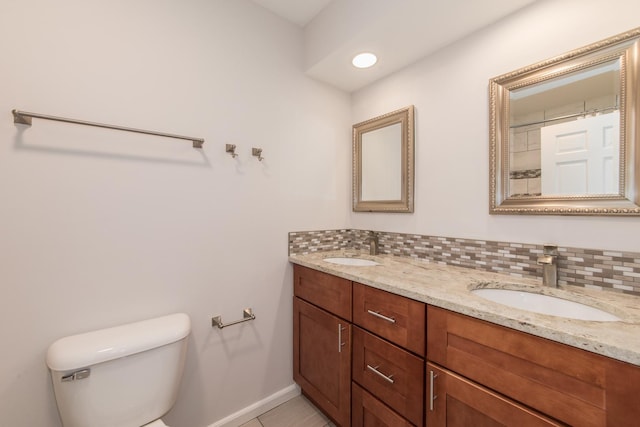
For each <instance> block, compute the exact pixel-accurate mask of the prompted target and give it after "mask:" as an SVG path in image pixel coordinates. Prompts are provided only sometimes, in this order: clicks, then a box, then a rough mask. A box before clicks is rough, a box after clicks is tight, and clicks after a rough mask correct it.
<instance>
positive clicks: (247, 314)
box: [211, 308, 256, 329]
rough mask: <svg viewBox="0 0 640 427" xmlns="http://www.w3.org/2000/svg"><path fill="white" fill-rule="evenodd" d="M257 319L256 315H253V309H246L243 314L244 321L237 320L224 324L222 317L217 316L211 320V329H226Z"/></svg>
mask: <svg viewBox="0 0 640 427" xmlns="http://www.w3.org/2000/svg"><path fill="white" fill-rule="evenodd" d="M255 318H256V315H255V314H253V310H252V309H251V308H245V309H244V311H243V312H242V319H240V320H236V321H233V322H229V323H222V316H215V317H212V318H211V327H212V328H213V327H215V326H217V327H218V328H220V329H222V328H226V327H227V326H231V325H236V324H238V323H242V322H248V321H249V320H253V319H255Z"/></svg>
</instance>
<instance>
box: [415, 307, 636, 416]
mask: <svg viewBox="0 0 640 427" xmlns="http://www.w3.org/2000/svg"><path fill="white" fill-rule="evenodd" d="M427 349H428V353H427V358H428V359H429V363H428V364H427V373H426V376H427V379H428V380H427V382H428V384H427V391H426V394H427V396H426V399H425V402H426V405H425V406H426V408H427V409H426V418H427V423H428V425H429V427H433V426H444V425H447V426H449V425H465V424H464V423H465V422H466V421H463V424H459V423H458V421H455V420H456V418H455V416H458V415H459V414H464V415H465V416H469V417H471V418H470V419H474V420H475V419H476V418H475V417H480V418H482V416H487V417H488V420H487V421H486V422H485V423H484V424H483V423H480V422H479V421H478V422H475V421H474V422H472V423H471V424H466V425H482V426H484V425H487V426H492V425H500V422H501V421H500V420H503V419H516V418H508V417H516V415H515V414H516V413H518V414H519V415H517V416H522V417H525V418H526V417H528V416H529V415H531V416H533V418H531V419H530V421H527V422H525V421H522V423H514V422H509V423H508V424H510V425H522V426H528V425H532V426H534V425H563V424H567V425H572V426H581V427H604V426H611V427H613V426H615V427H622V426H637V425H638V420H640V406H639V405H638V404H637V398H638V396H639V395H640V369H639V368H638V367H636V366H633V365H631V364H628V363H624V362H620V361H617V360H614V359H610V358H608V357H605V356H601V355H598V354H595V353H591V352H588V351H585V350H580V349H578V348H575V347H571V346H568V345H565V344H561V343H557V342H554V341H550V340H546V339H544V338H540V337H536V336H533V335H530V334H526V333H523V332H520V331H516V330H513V329H509V328H506V327H503V326H499V325H495V324H492V323H489V322H485V321H482V320H478V319H474V318H472V317H469V316H465V315H461V314H458V313H454V312H451V311H448V310H444V309H441V308H437V307H433V306H428V307H427ZM432 376H434V379H433V381H431V377H432ZM431 383H433V386H432V385H431ZM489 389H490V390H492V391H491V392H489ZM432 396H433V397H435V399H431V397H432ZM436 396H437V397H436ZM471 396H475V397H471ZM491 401H493V402H494V403H492V404H489V403H486V404H485V403H483V402H491ZM432 402H433V409H432ZM474 402H475V403H474ZM498 402H499V404H498ZM450 405H453V407H452V406H450ZM525 407H526V408H525ZM527 408H528V409H527ZM521 412H522V413H521ZM525 412H528V414H525ZM450 414H451V416H454V415H455V416H454V417H453V418H449V417H450ZM508 414H511V415H508ZM541 414H544V415H541ZM505 417H507V418H505ZM545 417H549V418H545ZM525 418H522V419H525ZM527 419H529V418H527ZM551 419H553V420H557V421H552V420H551ZM554 422H557V424H554ZM545 423H547V424H545Z"/></svg>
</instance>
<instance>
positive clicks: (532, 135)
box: [527, 128, 540, 150]
mask: <svg viewBox="0 0 640 427" xmlns="http://www.w3.org/2000/svg"><path fill="white" fill-rule="evenodd" d="M539 149H540V128H538V129H532V130H530V131H528V132H527V150H539Z"/></svg>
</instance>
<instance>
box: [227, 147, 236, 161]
mask: <svg viewBox="0 0 640 427" xmlns="http://www.w3.org/2000/svg"><path fill="white" fill-rule="evenodd" d="M225 151H226V152H227V153H229V154H231V157H233V158H234V159H235V158H236V157H238V154H237V153H236V144H227V146H226V148H225Z"/></svg>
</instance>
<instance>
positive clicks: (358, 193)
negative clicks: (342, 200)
mask: <svg viewBox="0 0 640 427" xmlns="http://www.w3.org/2000/svg"><path fill="white" fill-rule="evenodd" d="M413 187H414V120H413V105H411V106H409V107H406V108H402V109H400V110H397V111H393V112H391V113H387V114H384V115H382V116H378V117H374V118H373V119H370V120H367V121H364V122H361V123H357V124H355V125H353V210H354V212H413Z"/></svg>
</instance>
